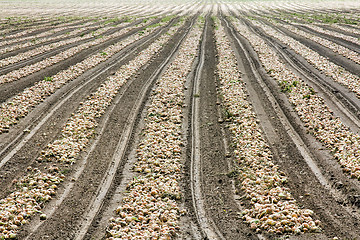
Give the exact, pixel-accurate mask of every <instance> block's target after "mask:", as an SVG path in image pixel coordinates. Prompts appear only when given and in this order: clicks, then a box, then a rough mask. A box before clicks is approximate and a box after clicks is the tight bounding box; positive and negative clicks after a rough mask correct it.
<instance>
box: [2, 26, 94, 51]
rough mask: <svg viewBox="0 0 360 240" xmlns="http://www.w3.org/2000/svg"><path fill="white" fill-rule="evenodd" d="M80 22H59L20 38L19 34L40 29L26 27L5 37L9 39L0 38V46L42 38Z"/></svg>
mask: <svg viewBox="0 0 360 240" xmlns="http://www.w3.org/2000/svg"><path fill="white" fill-rule="evenodd" d="M81 22H83V20H79V21H76V22H70V23H64V24H60V25H59V26H56V28H54V29H52V30H48V31H45V32H42V33H39V34H35V35H31V36H27V37H22V38H21V37H20V36H21V35H27V34H31V33H32V32H36V31H38V30H40V29H41V28H39V27H37V28H35V29H34V28H32V29H28V30H26V31H23V32H19V33H16V34H13V35H11V36H9V37H7V38H9V40H7V38H5V39H3V40H1V41H0V47H2V46H5V45H9V44H12V43H16V42H19V41H30V40H33V39H38V38H43V37H46V36H49V35H51V34H54V33H57V32H60V31H64V30H66V29H68V28H69V25H72V24H77V23H81ZM90 24H93V23H91V22H88V23H85V24H84V25H90ZM41 27H45V26H41Z"/></svg>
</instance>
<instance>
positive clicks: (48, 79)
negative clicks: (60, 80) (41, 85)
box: [44, 77, 53, 82]
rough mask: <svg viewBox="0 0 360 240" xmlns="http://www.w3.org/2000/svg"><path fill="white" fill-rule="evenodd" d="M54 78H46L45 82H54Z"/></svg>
mask: <svg viewBox="0 0 360 240" xmlns="http://www.w3.org/2000/svg"><path fill="white" fill-rule="evenodd" d="M52 80H53V78H52V77H44V81H47V82H52Z"/></svg>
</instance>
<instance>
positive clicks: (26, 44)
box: [0, 23, 91, 54]
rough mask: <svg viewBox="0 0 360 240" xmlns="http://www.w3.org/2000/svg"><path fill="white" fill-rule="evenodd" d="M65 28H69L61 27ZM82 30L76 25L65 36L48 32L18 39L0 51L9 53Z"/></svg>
mask: <svg viewBox="0 0 360 240" xmlns="http://www.w3.org/2000/svg"><path fill="white" fill-rule="evenodd" d="M90 26H91V24H90V23H88V24H84V25H82V27H85V29H87V28H90ZM67 29H69V28H67V27H64V29H62V30H67ZM60 31H61V30H60ZM82 31H83V29H82V28H79V27H76V29H75V30H72V31H68V32H67V33H66V36H64V35H57V36H56V35H55V36H51V35H52V34H50V35H49V36H47V37H44V38H33V39H32V40H30V41H25V42H21V41H19V43H14V44H11V45H9V46H4V47H2V48H1V49H0V53H2V54H4V53H9V52H12V51H15V50H18V49H23V48H27V47H31V46H34V45H37V44H40V43H43V44H45V43H46V42H48V41H55V40H58V39H61V38H64V37H70V36H73V35H76V34H78V33H81V32H82Z"/></svg>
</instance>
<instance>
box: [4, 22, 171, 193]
mask: <svg viewBox="0 0 360 240" xmlns="http://www.w3.org/2000/svg"><path fill="white" fill-rule="evenodd" d="M163 29H164V28H163ZM163 29H159V30H158V31H156V32H154V33H153V34H151V35H149V36H147V37H145V38H142V39H141V40H139V41H137V42H134V43H132V44H131V45H129V46H128V47H126V48H125V49H123V50H122V51H120V52H119V53H117V54H115V55H114V56H113V57H112V58H111V59H109V60H108V61H106V62H105V63H103V64H100V65H99V66H97V67H96V68H94V69H92V70H90V71H89V72H88V73H85V74H84V75H83V76H81V77H79V78H78V79H77V80H76V81H73V82H71V84H69V85H66V86H65V87H64V88H62V89H60V91H59V92H57V93H55V94H54V95H52V96H51V97H50V98H49V99H48V100H46V101H45V102H44V103H42V104H41V105H40V106H39V107H38V108H37V109H36V111H34V112H33V113H31V114H30V116H29V118H28V119H26V120H27V121H25V122H24V123H22V124H21V126H20V127H19V128H20V129H19V130H17V129H16V130H17V131H16V130H15V133H16V134H15V133H14V132H9V135H8V137H7V136H1V137H2V138H3V139H4V140H7V141H2V143H3V144H4V145H5V146H4V147H2V149H1V152H0V156H2V158H1V163H0V166H1V168H4V169H0V176H2V182H1V183H0V185H1V189H6V187H5V186H6V184H7V183H6V182H7V181H5V179H11V178H14V175H15V174H17V172H19V171H22V169H20V166H22V165H23V164H26V162H24V159H23V158H22V157H19V156H23V155H24V154H26V155H27V154H30V153H32V154H31V155H33V156H37V155H38V151H39V149H38V146H39V145H35V143H37V144H40V143H41V146H45V145H46V144H47V142H49V141H51V139H52V138H54V136H43V137H41V135H42V134H43V132H44V131H45V133H46V132H48V131H49V132H52V134H51V135H56V134H55V133H56V132H58V131H59V130H60V129H58V127H59V126H61V125H62V124H63V121H64V119H63V118H64V117H65V116H67V115H69V114H70V112H71V109H74V108H75V107H76V106H77V105H78V104H79V103H80V101H81V98H82V97H85V96H86V94H87V93H89V92H90V91H91V89H94V88H95V87H96V86H98V85H100V84H101V83H102V80H101V81H99V79H103V78H104V77H105V76H107V75H109V74H110V73H111V72H112V71H114V69H116V66H119V64H121V63H122V62H124V61H126V60H127V59H129V57H131V56H132V55H133V54H135V53H136V51H137V50H138V49H142V48H144V46H145V45H146V44H148V42H149V41H150V40H151V39H153V38H154V37H156V36H159V34H160V33H161V32H162V30H163ZM59 99H61V100H60V101H59ZM69 101H70V102H71V104H69ZM60 110H61V111H60ZM64 111H65V112H64ZM60 112H63V113H62V114H61V115H63V117H60V116H59V113H60ZM50 122H53V123H56V125H52V124H50ZM55 126H58V127H55ZM24 128H25V129H26V130H27V131H23V129H24ZM45 129H46V130H45ZM27 161H33V160H30V159H28V160H27ZM16 163H18V164H20V165H19V166H17V167H16V168H15V167H14V164H15V165H16ZM10 169H11V170H10ZM15 169H16V170H15ZM2 194H4V192H3V193H2ZM0 195H1V194H0Z"/></svg>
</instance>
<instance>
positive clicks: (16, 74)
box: [0, 23, 145, 84]
mask: <svg viewBox="0 0 360 240" xmlns="http://www.w3.org/2000/svg"><path fill="white" fill-rule="evenodd" d="M127 24H128V23H122V24H120V27H121V26H125V25H127ZM144 25H145V23H142V24H140V25H135V26H132V27H129V28H124V29H122V30H120V31H117V32H115V33H113V34H110V35H107V36H102V37H100V38H95V39H94V40H93V41H90V42H85V43H83V44H80V45H78V46H75V47H72V48H70V49H68V50H66V51H63V52H60V53H58V54H56V55H54V56H51V57H49V58H46V59H44V60H41V61H39V62H36V63H34V64H31V65H27V66H25V67H22V68H20V69H17V70H14V71H12V72H9V73H7V74H4V75H1V76H0V84H2V83H7V82H12V81H15V80H18V79H20V78H22V77H26V76H28V75H30V74H32V73H34V72H38V71H40V70H41V69H44V68H47V67H49V66H52V65H54V64H55V63H58V62H60V61H63V60H65V59H67V58H69V57H71V56H74V55H76V54H77V53H79V52H81V51H82V50H85V49H88V48H90V47H92V46H96V45H98V44H100V43H103V42H106V41H108V40H110V39H113V38H116V37H119V36H121V35H123V34H124V33H126V32H129V31H131V30H133V29H134V28H136V27H141V26H144ZM109 28H111V27H109ZM106 30H107V28H106V27H105V28H104V29H100V30H98V31H97V34H99V36H100V34H101V33H103V32H105V31H106ZM97 34H96V35H97ZM87 37H89V38H91V37H93V36H92V34H88V36H87Z"/></svg>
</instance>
